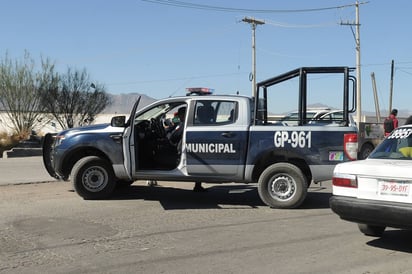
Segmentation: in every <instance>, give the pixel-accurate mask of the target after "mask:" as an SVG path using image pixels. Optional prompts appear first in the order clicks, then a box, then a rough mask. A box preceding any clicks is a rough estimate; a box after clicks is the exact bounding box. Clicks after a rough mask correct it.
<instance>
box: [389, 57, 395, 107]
mask: <svg viewBox="0 0 412 274" xmlns="http://www.w3.org/2000/svg"><path fill="white" fill-rule="evenodd" d="M394 67H395V61H393V60H392V64H391V85H390V88H389V114H391V111H392V95H393V71H394Z"/></svg>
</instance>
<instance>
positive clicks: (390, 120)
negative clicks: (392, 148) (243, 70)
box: [383, 108, 399, 137]
mask: <svg viewBox="0 0 412 274" xmlns="http://www.w3.org/2000/svg"><path fill="white" fill-rule="evenodd" d="M397 116H398V110H397V109H396V108H394V109H392V111H391V113H390V114H389V116H388V117H387V118H386V119H385V121H384V122H383V128H384V131H385V137H386V136H388V135H389V134H390V133H391V132H392V130H394V129H395V128H397V127H398V125H399V121H398V118H396V117H397Z"/></svg>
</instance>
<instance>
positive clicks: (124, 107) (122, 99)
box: [102, 93, 157, 114]
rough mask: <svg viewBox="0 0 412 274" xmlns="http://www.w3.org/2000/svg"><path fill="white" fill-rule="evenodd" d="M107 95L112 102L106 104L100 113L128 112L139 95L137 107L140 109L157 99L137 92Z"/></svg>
mask: <svg viewBox="0 0 412 274" xmlns="http://www.w3.org/2000/svg"><path fill="white" fill-rule="evenodd" d="M109 96H110V98H111V101H112V104H111V105H109V106H107V107H106V108H105V109H104V111H103V112H102V114H129V113H130V111H131V110H132V107H133V105H134V103H135V102H136V101H137V99H138V98H139V96H140V97H141V99H140V103H139V106H138V107H137V109H140V108H142V107H144V106H147V105H149V104H151V103H153V102H155V101H157V99H154V98H152V97H149V96H147V95H145V94H139V93H127V94H124V93H123V94H109Z"/></svg>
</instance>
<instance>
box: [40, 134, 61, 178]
mask: <svg viewBox="0 0 412 274" xmlns="http://www.w3.org/2000/svg"><path fill="white" fill-rule="evenodd" d="M56 135H57V134H56V133H47V134H46V136H44V140H43V164H44V167H45V168H46V170H47V172H48V173H49V174H50V176H52V177H53V178H56V179H61V178H60V176H59V175H58V174H57V173H56V171H55V169H54V164H53V146H54V141H55V136H56Z"/></svg>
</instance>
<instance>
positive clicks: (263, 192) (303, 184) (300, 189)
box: [258, 163, 308, 208]
mask: <svg viewBox="0 0 412 274" xmlns="http://www.w3.org/2000/svg"><path fill="white" fill-rule="evenodd" d="M307 188H308V183H307V180H306V177H305V176H304V175H303V173H302V171H301V170H300V169H299V168H298V167H297V166H295V165H292V164H289V163H277V164H273V165H271V166H269V167H267V168H266V169H265V170H264V171H263V173H262V174H261V175H260V177H259V181H258V192H259V196H260V198H261V199H262V201H263V202H264V203H265V204H266V205H268V206H270V207H272V208H296V207H298V206H300V205H301V204H302V202H303V201H304V200H305V198H306V194H307Z"/></svg>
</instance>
